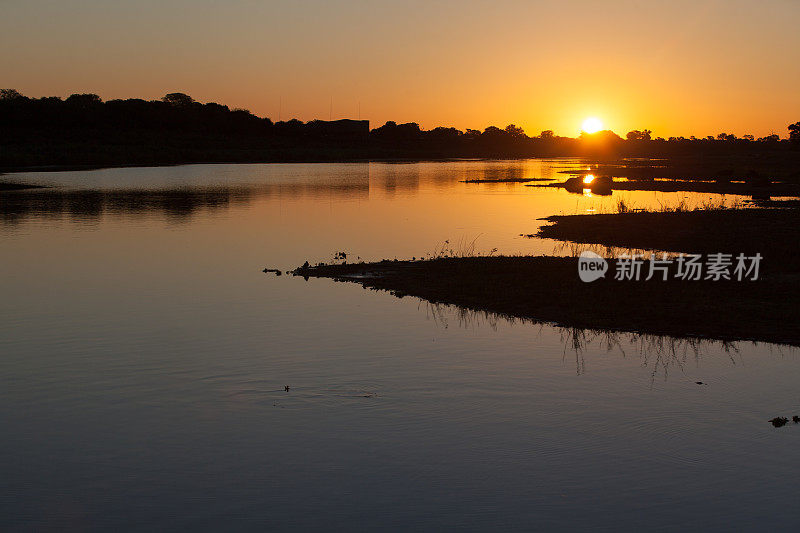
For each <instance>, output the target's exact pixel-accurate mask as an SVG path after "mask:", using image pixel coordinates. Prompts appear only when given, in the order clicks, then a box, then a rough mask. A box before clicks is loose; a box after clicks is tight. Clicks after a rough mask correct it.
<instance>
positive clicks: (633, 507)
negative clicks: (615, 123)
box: [0, 161, 800, 531]
mask: <svg viewBox="0 0 800 533" xmlns="http://www.w3.org/2000/svg"><path fill="white" fill-rule="evenodd" d="M569 164H571V162H568V161H552V162H541V161H529V162H522V163H520V162H515V163H508V162H505V163H503V162H497V163H492V162H460V163H420V164H409V165H386V164H369V165H367V164H352V165H347V164H342V165H192V166H182V167H171V168H156V169H149V168H144V169H141V168H140V169H115V170H102V171H91V172H62V173H52V174H25V175H22V174H20V175H9V176H5V177H4V178H5V179H14V180H17V181H26V182H30V181H35V182H38V183H45V184H50V185H55V187H54V188H52V189H47V190H39V191H31V192H15V193H6V194H3V195H2V196H0V217H2V218H1V221H0V250H2V252H1V253H2V257H1V260H0V294H1V295H2V299H1V300H0V428H2V432H3V433H2V438H0V529H2V530H11V531H17V530H20V531H26V530H39V529H42V528H52V529H61V528H68V529H87V530H98V531H99V530H111V529H118V530H140V531H153V530H175V529H179V530H218V531H219V530H223V531H233V530H257V531H263V530H294V531H300V530H305V529H312V530H325V531H331V530H347V531H360V530H367V529H372V530H377V531H383V530H391V529H396V530H444V529H458V530H503V529H506V530H520V531H530V530H544V529H548V530H549V529H565V530H585V529H593V530H613V531H620V530H622V531H625V530H628V531H631V530H636V531H638V530H644V529H646V530H685V529H692V530H696V529H701V530H731V529H735V530H771V529H780V530H796V529H797V528H798V527H800V509H798V507H797V502H798V501H800V485H799V484H798V483H797V480H796V475H797V472H798V467H797V463H798V459H800V452H798V449H800V448H799V445H800V425H797V426H795V425H794V424H791V422H790V424H789V425H788V426H786V427H784V428H780V429H776V428H773V427H772V426H771V425H770V424H768V423H767V420H768V419H770V418H772V417H774V416H779V415H780V416H791V415H792V414H800V392H798V386H797V380H798V376H800V358H798V354H797V352H796V351H795V350H793V349H788V348H785V347H784V348H781V347H776V346H770V345H758V346H754V345H752V344H749V343H742V344H737V345H727V346H725V345H720V344H715V343H687V342H686V341H675V340H672V339H663V338H650V337H636V336H630V335H617V336H609V335H606V334H602V333H597V334H592V333H590V332H579V331H568V330H562V329H557V328H553V327H550V326H547V325H538V324H530V323H521V322H517V323H512V322H509V321H506V320H503V319H499V318H496V317H491V316H488V317H487V316H483V315H477V314H474V313H461V312H459V310H457V309H450V308H440V307H432V306H430V305H428V304H426V303H425V302H420V301H419V300H414V299H409V298H405V299H396V298H394V297H392V296H390V295H389V294H386V293H375V292H371V291H365V290H363V289H361V288H359V287H357V286H355V285H349V284H337V283H333V282H331V281H328V280H310V281H308V282H305V281H303V280H302V279H301V278H292V277H288V276H285V275H284V276H281V277H276V276H274V275H266V274H263V273H261V272H260V270H261V269H262V268H264V267H265V266H268V267H277V268H282V269H288V268H291V267H294V266H297V265H298V264H300V263H302V262H303V261H304V260H306V259H308V260H310V261H312V262H313V261H318V260H326V259H329V258H330V257H331V256H332V255H333V254H334V253H335V252H337V251H346V252H348V254H350V257H357V256H361V257H363V258H365V259H379V258H383V257H395V256H397V257H400V258H406V257H411V256H417V257H419V256H423V255H425V254H426V253H430V252H432V251H433V250H434V249H436V248H437V246H441V245H442V243H443V242H444V241H445V240H449V241H450V243H451V244H453V245H454V246H455V247H463V248H469V247H470V246H471V244H470V243H472V242H473V241H475V243H476V245H475V246H476V248H477V250H478V251H489V250H491V249H492V248H498V249H499V251H500V252H502V253H549V252H551V251H552V250H553V246H554V243H552V242H545V241H536V240H530V239H523V238H521V237H519V234H520V233H531V232H533V231H535V229H536V228H537V227H538V225H539V224H540V222H538V221H537V220H536V219H537V218H539V217H542V216H546V215H548V214H554V213H575V212H586V211H587V210H592V209H593V210H595V212H598V211H603V210H607V211H611V210H613V205H614V203H615V202H616V200H617V197H618V196H617V193H615V195H614V196H612V197H610V198H599V197H591V196H578V195H571V194H569V193H567V192H566V191H562V190H554V189H536V188H530V187H524V186H523V185H521V184H511V185H509V184H494V185H480V184H464V183H460V182H459V180H461V179H467V178H472V177H480V176H484V175H487V176H490V177H498V176H505V175H508V176H520V175H522V176H534V177H542V176H544V177H561V176H559V175H558V174H557V172H558V171H559V170H561V169H563V167H564V166H566V165H569ZM623 194H624V197H625V198H626V200H627V201H628V202H629V203H630V202H633V203H634V204H635V205H636V206H637V207H645V206H648V205H658V204H659V203H662V204H663V203H671V202H672V203H677V201H679V200H680V199H684V196H686V197H687V198H686V199H687V201H689V202H701V201H703V200H705V199H707V197H704V196H697V195H689V194H687V195H684V194H680V195H676V194H672V195H666V194H654V193H630V192H627V193H623ZM476 239H477V240H476ZM653 305H658V302H653ZM696 381H702V382H704V385H698V384H696V383H695V382H696ZM286 385H289V386H290V390H289V391H288V392H287V391H286V390H285V389H284V387H285V386H286Z"/></svg>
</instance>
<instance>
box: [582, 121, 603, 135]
mask: <svg viewBox="0 0 800 533" xmlns="http://www.w3.org/2000/svg"><path fill="white" fill-rule="evenodd" d="M581 129H582V130H583V131H585V132H586V133H597V132H598V131H600V130H602V129H603V122H602V121H601V120H600V119H599V118H597V117H589V118H587V119H586V120H584V121H583V125H582V126H581Z"/></svg>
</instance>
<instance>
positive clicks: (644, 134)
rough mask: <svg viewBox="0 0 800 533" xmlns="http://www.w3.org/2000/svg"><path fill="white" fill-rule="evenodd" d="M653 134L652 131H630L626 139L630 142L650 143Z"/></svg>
mask: <svg viewBox="0 0 800 533" xmlns="http://www.w3.org/2000/svg"><path fill="white" fill-rule="evenodd" d="M652 133H653V132H652V131H651V130H633V131H629V132H628V134H627V135H626V136H625V138H626V139H628V140H629V141H649V140H651V138H652V137H651V136H650V135H651V134H652Z"/></svg>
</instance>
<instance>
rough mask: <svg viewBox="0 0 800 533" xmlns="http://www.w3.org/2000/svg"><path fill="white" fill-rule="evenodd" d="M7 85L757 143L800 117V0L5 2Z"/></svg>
mask: <svg viewBox="0 0 800 533" xmlns="http://www.w3.org/2000/svg"><path fill="white" fill-rule="evenodd" d="M0 13H2V16H0V50H2V52H0V87H3V88H14V89H17V90H18V91H20V92H21V93H23V94H25V95H26V96H31V97H39V96H62V97H66V96H68V95H69V94H72V93H81V92H92V93H96V94H99V95H100V96H101V97H102V98H103V99H113V98H145V99H157V98H160V97H161V96H163V95H164V94H166V93H168V92H176V91H179V92H184V93H187V94H189V95H191V96H192V97H194V98H195V99H196V100H198V101H201V102H210V101H213V102H218V103H221V104H226V105H228V106H230V107H231V108H245V109H249V110H250V111H252V112H253V113H255V114H257V115H259V116H267V117H270V118H272V119H273V120H277V119H279V118H280V119H283V120H287V119H289V118H299V119H300V120H303V121H306V120H311V119H315V118H316V119H328V118H334V119H337V118H359V117H360V118H364V119H369V120H370V122H371V126H372V127H376V126H378V125H380V124H383V123H384V122H385V121H387V120H394V121H396V122H417V123H419V124H420V125H421V126H422V127H423V128H426V129H428V128H433V127H436V126H454V127H457V128H459V129H466V128H474V129H484V128H486V127H487V126H490V125H496V126H499V127H504V126H505V125H507V124H510V123H514V124H517V125H518V126H521V127H523V128H524V129H525V131H526V133H528V134H529V135H534V134H538V133H539V132H540V131H542V130H545V129H552V130H555V132H556V134H560V135H568V136H575V135H577V134H578V133H579V131H580V129H581V124H582V122H583V121H584V119H585V118H587V117H590V116H595V117H598V118H599V119H600V120H601V121H602V122H603V124H604V127H606V128H609V129H612V130H614V131H616V132H617V133H619V134H621V135H624V134H625V133H626V132H627V131H630V130H632V129H643V128H648V129H651V130H653V133H654V135H657V136H663V137H669V136H680V135H683V136H687V137H688V136H690V135H696V136H706V135H716V134H717V133H720V132H726V133H733V134H736V135H744V134H752V135H755V136H756V137H760V136H764V135H768V134H771V133H778V134H779V135H780V136H781V137H786V136H787V130H786V126H787V125H788V124H790V123H793V122H797V121H798V120H800V31H798V30H797V23H798V21H800V0H760V1H741V0H726V1H723V0H693V1H684V0H665V1H660V0H647V1H645V0H641V1H633V0H628V1H623V0H609V1H606V2H599V1H582V0H572V1H570V0H560V1H532V0H528V1H509V0H494V1H482V0H460V1H436V0H428V1H416V0H405V1H383V0H371V1H364V0H324V1H322V0H292V1H256V0H224V1H223V0H160V1H152V0H137V1H124V0H69V1H65V0H53V1H44V0H0Z"/></svg>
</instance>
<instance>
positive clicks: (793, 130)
mask: <svg viewBox="0 0 800 533" xmlns="http://www.w3.org/2000/svg"><path fill="white" fill-rule="evenodd" d="M789 139H790V140H791V141H792V142H796V143H800V122H795V123H794V124H789Z"/></svg>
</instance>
